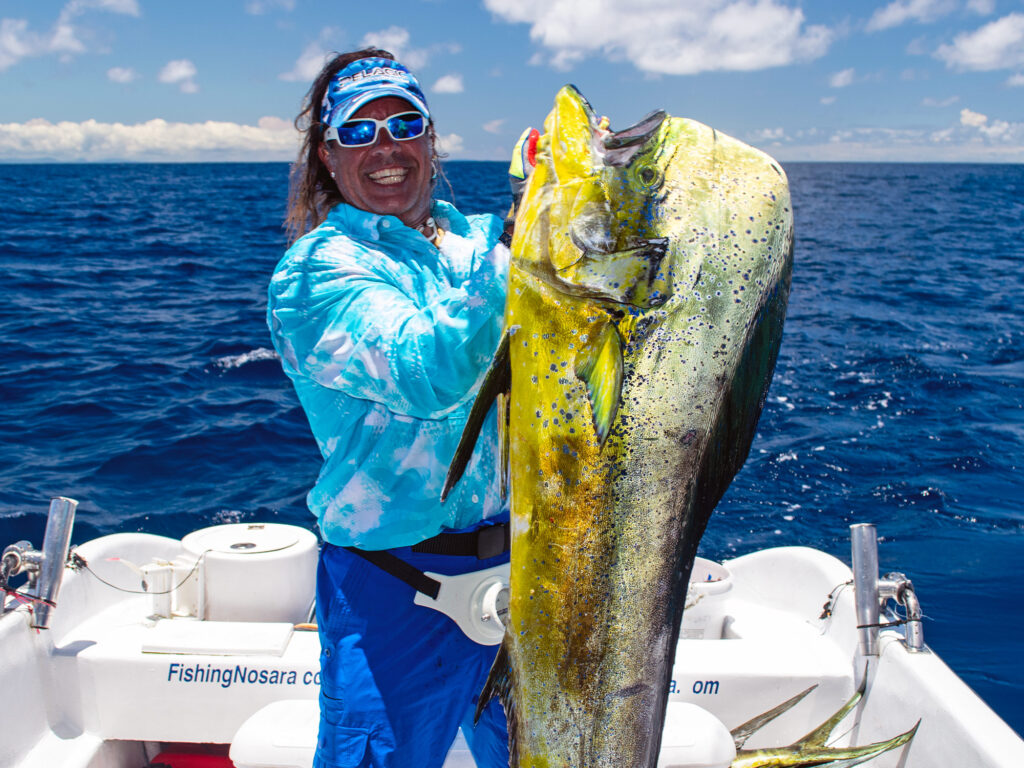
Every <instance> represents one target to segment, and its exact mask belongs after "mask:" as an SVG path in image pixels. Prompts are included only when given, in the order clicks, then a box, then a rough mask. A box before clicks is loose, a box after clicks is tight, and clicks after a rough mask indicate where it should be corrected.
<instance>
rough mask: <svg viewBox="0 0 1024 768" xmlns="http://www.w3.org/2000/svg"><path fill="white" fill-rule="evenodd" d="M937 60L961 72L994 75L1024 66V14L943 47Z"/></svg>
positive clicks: (967, 34) (995, 23)
mask: <svg viewBox="0 0 1024 768" xmlns="http://www.w3.org/2000/svg"><path fill="white" fill-rule="evenodd" d="M935 58H937V59H941V60H942V61H944V62H946V66H947V67H949V68H951V69H957V70H960V71H964V70H974V71H990V70H993V69H1013V68H1016V67H1021V66H1024V14H1022V13H1011V14H1009V15H1007V16H1004V17H1003V18H1001V19H997V20H996V21H993V22H990V23H988V24H986V25H985V26H983V27H981V28H980V29H976V30H975V31H973V32H964V33H962V34H959V35H957V36H956V37H955V38H954V39H953V42H952V44H950V45H942V46H939V48H938V50H936V51H935Z"/></svg>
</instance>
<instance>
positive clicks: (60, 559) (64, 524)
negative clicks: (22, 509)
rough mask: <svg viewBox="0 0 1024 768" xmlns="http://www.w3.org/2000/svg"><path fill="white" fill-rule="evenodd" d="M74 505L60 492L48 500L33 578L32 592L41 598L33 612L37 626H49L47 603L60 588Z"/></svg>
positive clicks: (71, 500) (75, 505)
mask: <svg viewBox="0 0 1024 768" xmlns="http://www.w3.org/2000/svg"><path fill="white" fill-rule="evenodd" d="M77 507H78V502H77V501H75V500H74V499H68V498H65V497H63V496H58V497H57V498H55V499H52V500H51V501H50V512H49V514H48V515H47V517H46V533H45V534H44V535H43V556H42V562H41V563H40V564H39V579H38V581H37V582H36V593H35V596H36V597H38V598H39V600H40V601H39V602H37V603H36V605H35V608H34V609H33V612H32V626H33V627H35V628H36V629H48V628H49V626H50V611H51V608H52V606H51V605H50V603H52V602H53V601H54V600H55V599H56V597H57V593H58V592H60V583H61V580H62V579H63V578H64V564H65V563H66V562H67V559H68V546H69V545H70V544H71V526H72V525H73V524H74V522H75V509H76V508H77ZM43 601H46V602H43Z"/></svg>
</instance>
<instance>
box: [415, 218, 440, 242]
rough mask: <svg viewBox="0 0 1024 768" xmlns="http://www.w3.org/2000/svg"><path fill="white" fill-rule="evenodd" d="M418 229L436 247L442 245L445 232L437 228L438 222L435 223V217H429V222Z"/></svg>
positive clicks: (425, 222)
mask: <svg viewBox="0 0 1024 768" xmlns="http://www.w3.org/2000/svg"><path fill="white" fill-rule="evenodd" d="M418 229H419V231H420V233H421V234H422V235H423V236H424V237H425V238H427V240H429V241H430V242H432V243H433V244H434V245H440V244H441V238H442V237H444V230H443V229H441V228H440V227H439V226H437V222H435V221H434V217H433V216H428V217H427V220H426V221H424V222H423V223H422V224H421V225H420V226H419V227H418Z"/></svg>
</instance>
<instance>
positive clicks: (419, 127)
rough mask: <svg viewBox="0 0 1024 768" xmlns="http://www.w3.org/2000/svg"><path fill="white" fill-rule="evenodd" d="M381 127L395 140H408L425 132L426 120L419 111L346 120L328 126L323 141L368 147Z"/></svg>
mask: <svg viewBox="0 0 1024 768" xmlns="http://www.w3.org/2000/svg"><path fill="white" fill-rule="evenodd" d="M381 128H386V129H387V132H388V133H389V134H391V138H392V139H394V140H395V141H409V140H410V139H418V138H419V137H420V136H422V135H423V134H424V133H426V132H427V120H426V118H425V117H423V115H421V114H420V113H419V112H402V113H401V114H398V115H392V116H391V117H386V118H384V119H383V120H374V119H373V118H372V117H363V118H359V119H358V120H346V121H345V122H344V123H342V124H341V125H339V126H338V127H337V128H335V127H334V126H328V127H327V130H325V131H324V141H336V142H338V143H339V144H341V145H342V146H343V147H368V146H370V145H371V144H374V143H376V141H377V132H378V131H379V130H380V129H381Z"/></svg>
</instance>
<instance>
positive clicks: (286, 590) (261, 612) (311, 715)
mask: <svg viewBox="0 0 1024 768" xmlns="http://www.w3.org/2000/svg"><path fill="white" fill-rule="evenodd" d="M76 505H77V502H75V501H74V500H72V499H66V498H57V499H54V500H52V501H51V504H50V511H49V516H48V520H47V525H46V531H45V533H44V536H43V544H42V547H41V549H35V548H34V547H33V546H32V545H31V544H30V543H29V542H27V541H22V542H16V543H14V544H11V545H10V546H8V547H7V548H6V549H5V550H4V551H3V556H2V567H0V587H3V588H4V601H3V611H2V615H0V648H2V649H3V653H2V655H0V691H3V696H4V699H5V704H6V706H5V707H4V716H3V720H2V722H3V726H2V730H3V738H2V739H0V765H2V766H7V767H9V768H44V767H45V768H129V767H131V768H142V766H169V767H170V768H200V767H202V768H220V767H221V766H223V768H228V766H235V768H305V767H306V766H310V765H311V764H312V759H313V753H314V750H315V746H316V730H317V725H318V709H317V696H318V693H319V653H320V646H319V640H318V636H317V633H316V631H315V629H316V627H315V624H314V623H313V622H314V621H315V619H314V615H315V614H314V613H313V607H312V603H313V597H314V589H315V584H314V581H315V564H316V558H317V551H318V541H317V539H316V537H315V536H314V534H313V533H312V532H310V531H308V530H306V529H304V528H301V527H297V526H291V525H284V524H280V523H264V524H259V523H233V524H226V525H217V526H212V527H210V528H204V529H201V530H198V531H194V532H192V533H190V534H188V535H187V536H185V537H184V538H182V539H181V540H177V539H173V538H168V537H164V536H156V535H151V534H147V533H115V534H111V535H107V536H102V537H100V538H97V539H94V540H91V541H88V542H86V543H83V544H81V545H79V546H76V547H74V548H69V542H70V537H71V528H72V524H73V519H74V512H75V507H76ZM851 542H852V543H851V565H847V564H846V563H844V562H842V561H841V560H839V559H837V558H835V557H833V556H832V555H829V554H827V553H824V552H821V551H818V550H815V549H812V548H807V547H776V548H768V549H764V550H760V551H757V552H752V553H750V554H745V555H742V556H739V557H736V558H734V559H730V560H725V561H723V562H720V563H719V562H713V561H710V560H705V559H703V558H698V559H697V562H696V563H695V565H694V569H693V575H692V577H691V582H690V589H689V592H688V595H687V607H686V610H685V612H684V617H683V623H682V625H681V628H680V639H679V645H678V649H677V653H676V661H675V666H674V669H673V675H672V681H671V685H670V695H669V704H668V708H667V714H666V719H665V730H664V733H663V737H662V746H661V753H660V758H659V763H658V765H659V766H660V768H726V767H727V766H729V765H730V764H731V763H732V762H733V760H734V759H735V758H736V755H737V751H736V746H737V744H739V745H740V746H741V747H742V748H743V749H755V748H761V747H763V748H769V747H781V746H784V745H788V744H792V743H793V742H795V741H796V740H798V739H800V738H801V737H802V736H804V735H805V734H808V733H809V732H811V731H813V730H814V729H816V728H817V727H818V726H819V725H820V724H821V723H822V722H824V721H826V720H828V719H829V718H830V717H831V716H832V715H833V714H834V713H836V712H837V711H838V710H840V709H841V708H842V707H843V706H844V704H845V703H846V702H848V701H849V700H851V697H854V696H855V694H856V692H857V691H858V690H860V691H862V692H863V694H862V697H861V698H860V699H859V701H857V704H856V706H854V707H852V708H851V711H850V713H849V715H848V716H847V717H845V718H844V719H843V720H842V721H841V722H839V723H838V725H837V726H836V727H835V728H834V729H832V731H831V739H830V741H829V746H835V747H839V746H847V745H863V744H869V743H874V742H880V741H884V740H888V739H891V738H893V737H894V736H895V735H897V734H899V733H903V732H906V731H909V730H911V729H913V728H914V727H915V726H917V730H916V733H915V735H914V737H913V739H912V740H910V741H909V742H908V743H906V744H903V745H901V746H900V747H899V748H896V749H893V750H891V751H888V752H886V753H884V754H881V755H879V756H878V757H875V758H872V760H871V761H870V762H868V763H867V765H870V766H874V767H875V768H942V767H943V766H949V768H954V767H955V768H967V767H970V768H996V767H997V766H1000V767H1002V766H1022V765H1024V741H1022V740H1021V738H1020V737H1019V736H1018V735H1017V734H1016V733H1015V732H1014V731H1013V730H1012V729H1011V728H1010V727H1009V726H1008V725H1007V724H1006V723H1005V722H1003V721H1002V720H1001V719H1000V718H999V717H998V715H996V714H995V713H994V712H993V711H992V710H991V709H990V708H989V707H988V706H987V705H986V704H985V703H984V702H983V701H982V700H981V699H980V698H979V697H978V696H977V695H976V694H975V693H974V692H973V691H971V689H970V688H969V687H968V686H967V685H966V684H965V683H964V682H963V681H962V680H960V678H958V677H957V676H956V674H955V673H954V672H953V671H952V670H950V669H949V667H947V666H946V665H945V664H944V663H943V662H942V660H941V659H940V658H939V657H938V655H937V654H935V653H934V652H933V651H932V650H931V649H929V647H928V646H927V645H926V644H925V642H924V636H923V631H922V628H921V618H922V614H921V608H920V604H919V602H918V599H917V596H916V594H915V592H914V588H913V583H912V581H911V580H910V579H908V578H907V577H906V576H904V575H903V574H899V573H891V574H886V575H884V576H879V574H878V550H877V533H876V531H875V528H874V526H872V525H870V524H858V525H855V526H852V527H851ZM498 575H499V576H500V574H498ZM459 578H461V577H459ZM506 579H507V573H506ZM19 580H20V581H21V583H20V584H18V582H19ZM496 584H498V587H497V589H496V588H495V585H496ZM446 588H447V589H448V603H449V604H450V605H448V607H447V608H445V610H446V612H449V613H450V614H451V615H453V618H455V619H457V620H458V621H459V622H460V626H463V627H464V629H465V630H466V631H467V634H470V635H471V636H473V634H472V633H474V632H476V633H477V634H478V636H479V639H480V641H482V642H493V641H494V640H493V638H495V637H500V635H501V626H500V623H501V617H502V615H503V607H502V606H503V599H502V594H501V591H502V589H504V588H505V587H504V585H503V584H501V583H500V579H497V580H496V579H495V574H494V573H488V574H487V578H486V579H482V580H479V579H478V580H477V582H476V583H475V585H474V584H469V585H468V586H467V584H461V585H457V584H454V583H453V584H450V585H447V584H444V583H442V588H441V594H439V595H438V600H441V598H442V596H444V594H445V590H446ZM456 603H457V604H458V605H457V606H455V607H452V605H454V604H456ZM506 604H507V602H506ZM459 606H461V607H459ZM780 704H783V705H784V706H780ZM773 709H774V710H775V716H774V717H766V718H762V720H761V721H757V722H758V723H759V724H760V725H761V727H759V728H751V727H747V728H746V729H745V730H744V731H743V738H742V739H741V738H739V736H738V735H737V732H736V731H737V729H741V726H743V724H749V723H750V722H751V721H753V720H754V719H755V718H757V717H758V716H760V715H762V714H763V713H766V712H769V711H772V710H773ZM918 724H919V725H918ZM751 731H753V732H751ZM744 740H745V742H746V743H745V744H744V743H743V741H744ZM846 764H847V765H851V764H852V763H846ZM473 765H474V763H473V760H472V757H471V756H470V754H469V752H468V750H467V748H466V745H465V740H464V739H463V738H462V737H461V735H460V737H459V738H457V739H456V741H455V744H454V745H453V747H452V749H451V751H450V752H449V754H448V757H447V761H446V763H445V768H472V766H473Z"/></svg>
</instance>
